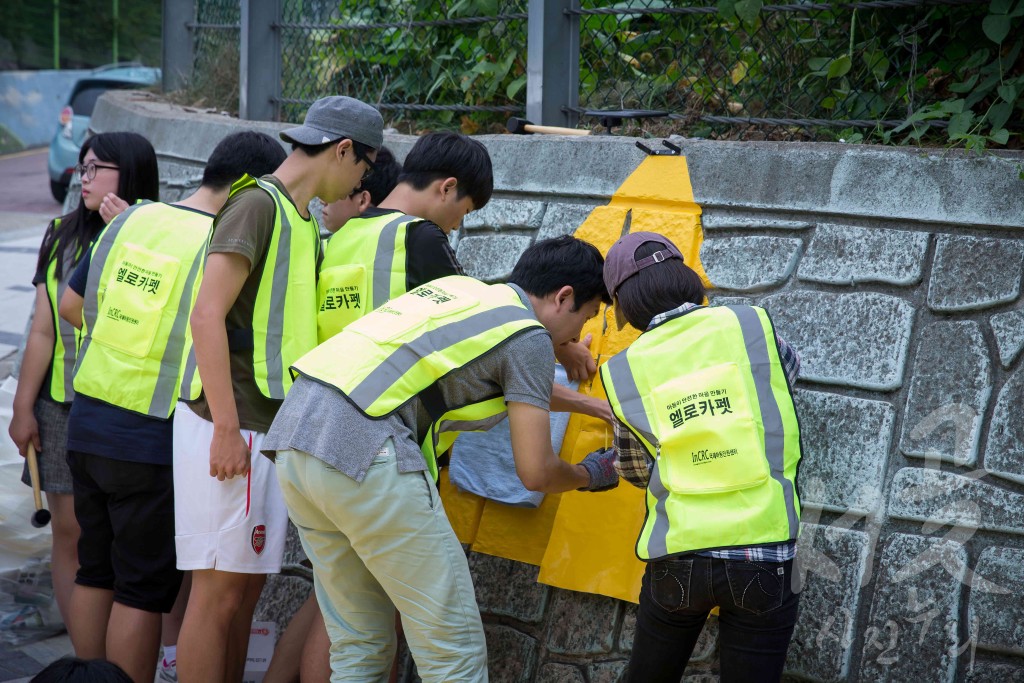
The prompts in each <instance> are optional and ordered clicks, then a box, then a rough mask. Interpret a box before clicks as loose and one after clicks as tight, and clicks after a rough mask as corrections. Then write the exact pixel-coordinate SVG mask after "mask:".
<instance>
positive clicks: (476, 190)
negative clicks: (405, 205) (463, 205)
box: [398, 132, 494, 210]
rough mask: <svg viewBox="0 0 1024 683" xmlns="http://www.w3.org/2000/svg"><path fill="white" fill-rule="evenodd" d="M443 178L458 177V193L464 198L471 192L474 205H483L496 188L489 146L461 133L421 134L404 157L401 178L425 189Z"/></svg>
mask: <svg viewBox="0 0 1024 683" xmlns="http://www.w3.org/2000/svg"><path fill="white" fill-rule="evenodd" d="M444 178H455V179H456V180H457V181H458V182H459V184H458V186H457V187H456V196H458V197H459V198H460V199H461V198H462V197H465V196H466V195H469V197H470V199H472V200H473V209H474V210H479V209H482V208H483V207H484V205H486V204H487V202H489V201H490V200H491V193H492V192H494V171H493V170H492V167H491V155H490V154H488V153H487V148H486V147H484V146H483V145H482V144H480V143H479V142H477V141H476V140H474V139H472V138H471V137H469V136H467V135H462V134H461V133H451V132H438V133H428V134H426V135H424V136H423V137H421V138H420V139H419V140H417V141H416V144H415V145H413V146H412V149H411V150H409V154H408V155H407V156H406V157H405V163H404V164H403V165H402V175H400V176H398V182H400V183H408V184H409V185H411V186H412V187H413V189H416V190H425V189H426V188H427V186H428V185H430V183H432V182H434V181H435V180H442V179H444Z"/></svg>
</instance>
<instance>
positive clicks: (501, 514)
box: [473, 493, 561, 565]
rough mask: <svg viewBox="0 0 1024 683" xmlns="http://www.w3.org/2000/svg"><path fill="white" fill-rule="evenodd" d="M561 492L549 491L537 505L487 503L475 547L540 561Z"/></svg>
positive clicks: (528, 561)
mask: <svg viewBox="0 0 1024 683" xmlns="http://www.w3.org/2000/svg"><path fill="white" fill-rule="evenodd" d="M560 498H561V495H560V494H550V493H549V494H548V495H546V496H544V501H543V502H542V503H541V504H540V506H539V507H536V508H532V509H531V508H520V507H513V506H511V505H503V504H502V503H496V502H494V501H493V500H488V501H487V502H485V503H484V510H483V516H481V518H480V527H479V530H478V532H477V536H476V542H474V543H473V550H475V551H476V552H478V553H485V554H487V555H497V556H498V557H506V558H508V559H510V560H516V561H518V562H525V563H526V564H533V565H540V563H541V560H542V559H544V551H545V550H546V549H547V546H548V537H549V536H550V535H551V526H552V524H554V522H555V513H556V512H557V511H558V503H559V499H560Z"/></svg>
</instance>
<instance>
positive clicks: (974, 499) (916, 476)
mask: <svg viewBox="0 0 1024 683" xmlns="http://www.w3.org/2000/svg"><path fill="white" fill-rule="evenodd" d="M982 472H983V471H979V472H976V473H975V476H978V475H979V474H981V473H982ZM1022 511H1024V494H1021V493H1017V492H1015V491H1009V490H1007V489H1005V488H1002V487H1000V486H996V485H995V482H994V481H992V480H987V481H986V478H981V479H976V478H973V477H967V476H963V475H960V474H954V473H952V472H940V471H938V470H933V469H923V468H920V467H906V468H903V469H901V470H900V471H899V472H897V473H896V476H895V477H894V478H893V481H892V487H891V489H890V491H889V515H890V516H892V517H899V518H902V519H911V520H916V521H919V522H923V523H924V524H923V525H922V530H924V529H925V528H928V527H930V528H935V526H936V525H942V524H950V525H954V526H956V527H957V528H958V529H960V530H961V531H965V532H968V533H969V532H971V531H972V530H973V529H984V530H987V531H1001V532H1004V533H1009V534H1015V535H1024V515H1022V514H1021V513H1022Z"/></svg>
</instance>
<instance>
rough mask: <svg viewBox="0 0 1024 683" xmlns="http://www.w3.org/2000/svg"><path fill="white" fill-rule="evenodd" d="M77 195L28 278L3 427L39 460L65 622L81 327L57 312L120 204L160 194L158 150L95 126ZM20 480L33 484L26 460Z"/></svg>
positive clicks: (73, 537)
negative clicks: (29, 309) (30, 302)
mask: <svg viewBox="0 0 1024 683" xmlns="http://www.w3.org/2000/svg"><path fill="white" fill-rule="evenodd" d="M78 162H79V163H78V167H77V172H78V174H79V177H80V178H81V182H82V201H81V202H79V204H78V206H77V207H76V208H75V209H74V210H73V211H71V213H69V214H66V215H64V216H61V217H59V218H56V219H54V220H53V222H52V223H50V225H49V226H47V228H46V233H45V234H44V236H43V241H42V245H41V246H40V249H39V257H38V260H37V263H36V272H35V276H34V277H33V278H32V284H33V286H34V287H35V290H36V298H35V308H34V313H33V317H32V326H31V328H30V329H29V334H28V339H27V341H26V344H25V355H24V358H23V359H22V363H21V371H20V373H19V376H18V388H17V391H16V392H15V395H14V405H13V414H12V416H11V424H10V428H9V430H8V432H9V434H10V436H11V439H12V440H13V441H14V443H15V444H16V445H17V446H18V452H19V453H21V455H22V456H25V455H27V453H28V446H29V444H31V445H32V446H33V447H34V448H35V450H36V457H37V460H38V463H39V478H40V487H41V489H42V490H43V491H44V492H45V493H46V503H47V507H48V508H49V510H50V513H51V515H52V520H51V526H50V529H52V531H53V536H52V554H51V560H50V569H51V576H52V578H53V592H54V597H55V598H56V601H57V607H58V609H59V610H60V614H61V617H62V618H63V620H64V623H67V622H68V610H69V604H70V601H71V591H72V588H73V586H74V583H75V575H76V573H77V571H78V535H79V529H78V521H77V520H76V519H75V509H74V499H73V496H72V481H71V470H70V468H69V467H68V464H67V441H68V434H67V420H68V413H70V412H71V402H72V399H73V398H74V388H73V387H72V385H71V378H72V371H73V369H74V367H75V358H76V355H77V353H78V339H79V335H78V330H76V329H75V328H74V327H72V326H71V325H70V324H68V323H66V322H64V321H63V320H61V319H60V317H59V316H58V314H57V311H58V308H59V306H60V298H61V296H62V295H63V293H64V290H65V289H66V288H67V284H68V280H69V279H70V278H71V274H72V273H73V272H74V270H75V266H76V265H77V264H78V261H79V260H80V259H81V258H82V256H83V255H84V254H85V253H86V252H87V251H88V250H89V248H90V246H91V244H92V242H93V240H94V239H95V238H96V236H97V235H98V234H99V233H100V231H101V230H102V229H103V226H104V225H106V224H107V222H108V221H109V220H111V219H112V218H113V217H114V216H116V215H117V213H118V212H119V211H120V210H121V209H122V206H127V205H128V203H131V204H134V203H135V202H136V201H138V200H140V199H156V198H157V197H158V196H159V190H160V178H159V176H158V174H157V162H156V152H155V151H154V150H153V146H152V145H151V144H149V141H148V140H146V139H145V138H144V137H142V136H141V135H139V134H137V133H120V132H114V133H100V134H98V135H94V136H92V137H90V138H88V139H87V140H86V141H85V142H84V143H83V145H82V149H81V151H80V152H79V155H78ZM22 481H23V482H24V483H25V484H27V485H30V484H31V481H30V479H29V471H28V463H26V464H25V468H24V473H23V474H22Z"/></svg>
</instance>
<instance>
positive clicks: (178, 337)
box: [75, 203, 212, 419]
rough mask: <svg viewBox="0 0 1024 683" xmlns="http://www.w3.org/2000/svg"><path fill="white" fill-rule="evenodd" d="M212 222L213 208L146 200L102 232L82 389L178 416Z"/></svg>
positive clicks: (93, 269) (79, 379)
mask: <svg viewBox="0 0 1024 683" xmlns="http://www.w3.org/2000/svg"><path fill="white" fill-rule="evenodd" d="M211 222H212V217H211V216H209V215H207V214H203V213H199V212H196V211H191V210H188V209H182V208H177V207H173V206H169V205H167V204H161V203H145V204H136V205H135V206H132V207H130V208H129V209H128V210H126V211H125V212H124V213H122V214H121V215H120V216H118V217H117V218H116V219H114V221H113V222H111V224H110V225H109V226H107V228H106V229H105V230H104V231H103V232H102V233H100V236H99V237H98V238H97V240H96V244H95V245H94V246H93V251H92V258H91V262H90V264H89V278H88V282H87V284H86V291H85V297H84V302H83V309H82V318H83V323H84V324H83V330H84V336H83V341H82V348H81V351H80V353H79V355H78V363H77V365H76V368H75V389H76V390H77V391H78V392H79V393H82V394H85V395H86V396H91V397H93V398H97V399H100V400H102V401H104V402H106V403H109V404H111V405H115V406H118V407H120V408H124V409H125V410H130V411H133V412H136V413H140V414H143V415H149V416H151V417H157V418H161V419H166V418H168V417H170V415H171V413H172V412H173V410H174V402H175V401H176V400H177V398H178V388H179V384H180V382H181V375H182V372H183V369H184V368H183V365H184V360H185V355H186V353H187V351H188V349H189V348H190V346H191V334H190V330H189V325H188V319H189V314H190V312H191V309H192V305H193V303H194V302H195V296H196V294H197V292H198V289H199V280H200V276H201V273H202V263H203V254H204V249H203V247H204V245H205V244H206V240H207V236H208V235H209V231H210V224H211Z"/></svg>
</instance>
